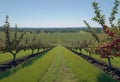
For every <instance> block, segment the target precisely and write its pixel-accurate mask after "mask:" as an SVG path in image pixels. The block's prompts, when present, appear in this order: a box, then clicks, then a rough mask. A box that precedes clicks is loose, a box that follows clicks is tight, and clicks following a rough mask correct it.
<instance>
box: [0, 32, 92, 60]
mask: <svg viewBox="0 0 120 82" xmlns="http://www.w3.org/2000/svg"><path fill="white" fill-rule="evenodd" d="M0 35H2V36H0V39H2V40H3V41H4V40H5V39H4V36H5V34H4V33H3V32H0ZM11 36H12V34H11ZM29 36H31V37H34V36H35V37H37V38H40V40H41V41H42V42H49V43H52V44H55V45H57V44H61V45H62V44H66V43H68V42H72V41H82V40H84V39H86V38H87V40H90V39H92V36H91V35H89V34H88V33H84V32H80V33H48V34H45V33H40V34H36V33H33V34H30V33H27V34H26V36H25V37H29ZM35 52H36V51H35ZM28 54H31V50H26V51H24V50H22V51H20V52H19V53H18V54H17V58H19V57H22V56H25V55H28ZM11 59H12V55H11V54H10V53H2V52H0V62H4V61H7V60H11Z"/></svg>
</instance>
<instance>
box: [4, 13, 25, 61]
mask: <svg viewBox="0 0 120 82" xmlns="http://www.w3.org/2000/svg"><path fill="white" fill-rule="evenodd" d="M8 18H9V17H8V15H7V16H6V21H5V25H4V26H3V27H4V31H5V48H4V49H3V51H5V52H9V53H11V54H12V55H13V59H12V62H15V60H16V55H17V53H18V52H20V50H21V49H22V47H23V46H22V45H21V44H20V43H21V42H22V39H23V37H24V35H25V33H26V32H23V33H22V34H21V35H20V36H19V37H18V31H17V25H15V33H14V37H13V40H12V38H11V36H10V24H9V22H8Z"/></svg>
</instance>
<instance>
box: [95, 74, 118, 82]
mask: <svg viewBox="0 0 120 82" xmlns="http://www.w3.org/2000/svg"><path fill="white" fill-rule="evenodd" d="M97 82H117V81H116V80H113V79H112V78H111V77H110V76H108V75H107V74H106V73H103V72H102V73H99V75H97Z"/></svg>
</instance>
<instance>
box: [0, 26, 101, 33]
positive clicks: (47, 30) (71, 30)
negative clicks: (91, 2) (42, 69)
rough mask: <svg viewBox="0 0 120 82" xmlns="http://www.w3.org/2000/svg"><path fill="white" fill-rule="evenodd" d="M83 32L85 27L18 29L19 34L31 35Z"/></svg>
mask: <svg viewBox="0 0 120 82" xmlns="http://www.w3.org/2000/svg"><path fill="white" fill-rule="evenodd" d="M92 29H93V30H95V31H96V32H97V33H100V32H101V31H102V28H92ZM10 30H11V31H14V28H10ZM81 30H82V31H85V32H88V31H89V30H88V28H86V27H80V28H75V27H74V28H73V27H71V28H18V31H19V32H23V31H28V32H31V33H33V32H34V33H41V32H44V33H56V32H59V33H78V32H80V31H81ZM0 31H1V32H2V31H4V28H2V27H0Z"/></svg>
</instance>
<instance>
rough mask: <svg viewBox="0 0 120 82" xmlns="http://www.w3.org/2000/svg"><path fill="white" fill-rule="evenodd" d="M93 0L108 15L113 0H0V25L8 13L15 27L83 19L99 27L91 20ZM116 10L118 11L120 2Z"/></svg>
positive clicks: (57, 24)
mask: <svg viewBox="0 0 120 82" xmlns="http://www.w3.org/2000/svg"><path fill="white" fill-rule="evenodd" d="M93 1H96V2H98V3H99V6H100V8H101V10H102V13H103V14H105V15H106V19H107V18H108V17H109V15H110V12H111V9H112V7H113V3H114V0H0V26H2V25H4V21H5V16H6V15H9V22H10V25H11V27H13V26H15V24H17V25H18V27H84V26H85V24H84V23H83V20H86V21H87V22H89V23H90V25H91V26H93V27H99V26H100V25H98V24H97V23H95V22H93V21H92V20H91V18H92V17H93V16H94V10H93V7H92V4H91V2H93ZM118 11H119V13H120V6H119V10H118ZM117 18H120V16H119V14H118V15H117ZM106 21H107V20H106ZM107 22H108V21H107Z"/></svg>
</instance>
